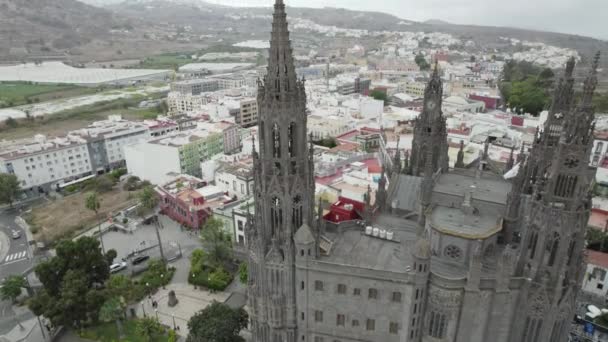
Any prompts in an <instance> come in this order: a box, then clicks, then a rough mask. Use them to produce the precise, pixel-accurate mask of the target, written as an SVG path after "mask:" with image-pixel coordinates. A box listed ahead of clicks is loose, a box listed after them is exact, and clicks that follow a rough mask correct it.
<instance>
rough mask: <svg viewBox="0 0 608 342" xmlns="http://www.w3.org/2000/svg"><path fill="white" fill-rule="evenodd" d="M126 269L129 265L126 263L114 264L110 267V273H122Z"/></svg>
mask: <svg viewBox="0 0 608 342" xmlns="http://www.w3.org/2000/svg"><path fill="white" fill-rule="evenodd" d="M125 268H127V263H126V262H124V261H123V262H119V263H116V264H112V265H110V273H116V272H120V271H122V270H124V269H125Z"/></svg>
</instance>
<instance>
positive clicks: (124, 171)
mask: <svg viewBox="0 0 608 342" xmlns="http://www.w3.org/2000/svg"><path fill="white" fill-rule="evenodd" d="M126 174H127V169H126V168H124V167H122V168H120V169H116V170H114V171H112V172H110V173H109V175H110V177H112V178H113V179H114V181H116V182H118V181H119V180H120V177H122V176H124V175H126Z"/></svg>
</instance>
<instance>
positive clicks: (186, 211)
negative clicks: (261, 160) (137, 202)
mask: <svg viewBox="0 0 608 342" xmlns="http://www.w3.org/2000/svg"><path fill="white" fill-rule="evenodd" d="M156 192H157V193H158V195H159V197H160V201H159V202H160V209H161V213H163V214H165V215H167V216H169V217H171V218H172V219H173V220H175V221H177V222H179V223H181V224H182V225H184V226H186V227H189V228H194V229H198V228H200V227H201V226H202V225H204V224H205V222H206V221H207V219H208V218H209V217H210V216H211V214H212V212H213V209H215V208H217V207H220V206H223V205H224V204H226V203H230V202H232V201H233V199H232V198H230V197H229V196H228V195H227V194H226V193H225V192H223V191H222V190H221V189H220V188H218V187H216V186H212V185H206V183H205V182H204V181H203V180H201V179H199V178H196V177H193V176H189V175H180V176H178V177H176V178H175V179H174V180H172V181H171V182H169V183H167V184H165V185H163V186H158V187H156Z"/></svg>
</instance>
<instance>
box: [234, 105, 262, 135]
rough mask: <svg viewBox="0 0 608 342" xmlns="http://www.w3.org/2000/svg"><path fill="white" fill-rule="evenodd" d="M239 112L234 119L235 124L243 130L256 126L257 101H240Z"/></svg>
mask: <svg viewBox="0 0 608 342" xmlns="http://www.w3.org/2000/svg"><path fill="white" fill-rule="evenodd" d="M240 107H241V110H240V112H239V114H238V115H237V116H236V117H235V122H236V123H237V124H238V125H241V127H243V128H247V127H252V126H256V125H257V124H258V101H257V100H256V99H255V98H247V99H243V100H241V103H240Z"/></svg>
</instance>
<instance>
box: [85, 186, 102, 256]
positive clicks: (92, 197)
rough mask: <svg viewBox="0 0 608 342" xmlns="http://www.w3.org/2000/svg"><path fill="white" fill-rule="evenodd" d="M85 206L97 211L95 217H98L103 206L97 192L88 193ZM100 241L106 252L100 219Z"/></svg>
mask: <svg viewBox="0 0 608 342" xmlns="http://www.w3.org/2000/svg"><path fill="white" fill-rule="evenodd" d="M84 206H85V208H87V209H89V210H91V211H93V212H95V218H98V214H99V208H100V207H101V203H100V202H99V198H98V197H97V193H96V192H91V193H90V194H88V195H87V198H86V200H85V202H84ZM97 227H98V228H99V242H100V243H101V251H102V252H103V253H104V254H105V253H106V249H105V248H104V246H103V237H102V236H101V221H99V225H98V226H97Z"/></svg>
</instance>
